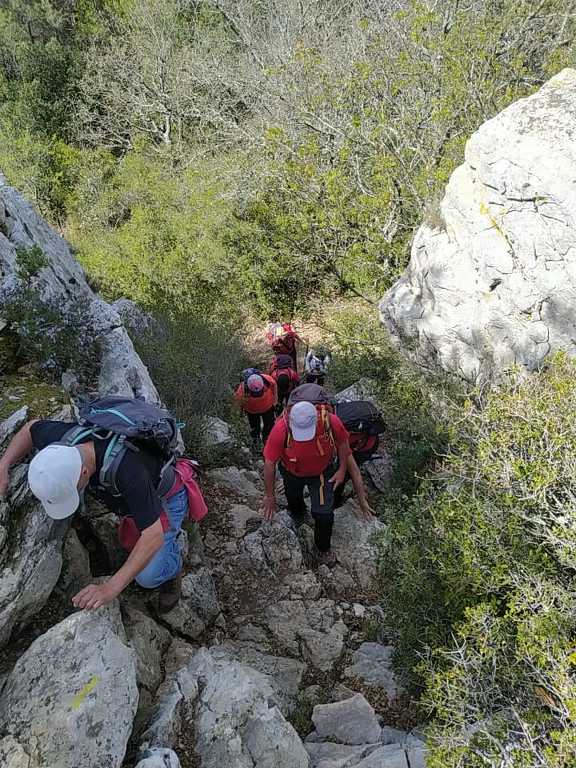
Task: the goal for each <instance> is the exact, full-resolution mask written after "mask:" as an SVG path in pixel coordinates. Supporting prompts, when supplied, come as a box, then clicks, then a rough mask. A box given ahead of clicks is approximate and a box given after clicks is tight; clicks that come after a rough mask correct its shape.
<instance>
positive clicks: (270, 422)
mask: <svg viewBox="0 0 576 768" xmlns="http://www.w3.org/2000/svg"><path fill="white" fill-rule="evenodd" d="M246 416H247V417H248V423H249V424H250V436H251V437H252V440H253V441H255V442H256V441H257V440H259V439H260V437H262V442H263V443H265V442H266V440H268V435H269V434H270V432H271V431H272V427H273V426H274V421H275V420H276V414H275V413H274V408H270V410H269V411H265V412H264V413H247V414H246Z"/></svg>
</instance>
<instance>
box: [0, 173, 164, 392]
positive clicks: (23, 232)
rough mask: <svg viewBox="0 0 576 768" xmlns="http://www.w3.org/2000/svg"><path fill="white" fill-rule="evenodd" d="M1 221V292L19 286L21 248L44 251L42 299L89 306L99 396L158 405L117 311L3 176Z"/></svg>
mask: <svg viewBox="0 0 576 768" xmlns="http://www.w3.org/2000/svg"><path fill="white" fill-rule="evenodd" d="M0 221H1V222H2V226H0V294H1V293H2V291H1V289H2V288H4V289H10V288H11V287H13V286H14V285H15V284H16V283H17V279H18V274H17V273H18V255H17V250H19V249H26V250H30V249H31V248H33V247H37V248H39V249H40V250H41V251H42V253H43V255H44V257H45V259H46V261H47V265H46V266H44V267H43V268H42V269H40V270H39V271H38V274H37V276H36V277H34V278H33V281H34V287H35V288H36V290H37V291H38V293H39V294H40V296H42V298H44V299H47V300H51V301H56V302H58V304H59V305H60V306H61V307H63V308H66V307H67V306H69V305H70V303H71V302H73V301H76V300H82V301H84V302H86V305H87V307H88V313H89V317H90V322H91V323H92V325H93V326H94V328H95V330H96V331H97V333H98V338H99V342H100V347H101V350H102V359H101V370H100V375H99V380H98V386H97V389H98V392H99V393H100V394H101V395H104V394H125V395H129V396H130V397H132V396H141V397H143V398H144V399H145V400H149V401H151V402H158V399H159V398H158V392H157V391H156V388H155V386H154V384H153V383H152V380H151V378H150V376H149V374H148V371H147V370H146V367H145V366H144V364H143V363H142V361H141V360H140V357H139V356H138V355H137V354H136V351H135V350H134V346H133V344H132V342H131V340H130V337H129V336H128V334H127V332H126V329H125V328H124V326H123V325H122V320H121V318H120V315H119V314H118V312H116V311H115V310H114V309H113V308H112V307H111V306H110V304H107V303H106V302H105V301H103V300H102V299H100V298H99V297H98V296H96V295H95V294H94V293H93V291H92V289H91V288H90V286H89V285H88V282H87V280H86V277H85V275H84V271H83V270H82V268H81V267H80V265H79V264H78V263H77V262H76V260H75V258H74V255H73V253H72V249H71V247H70V245H69V244H68V243H67V242H66V240H64V239H63V238H62V237H60V235H58V234H57V233H56V232H54V230H53V229H51V228H50V227H49V226H48V224H47V223H46V222H45V221H44V219H42V217H41V216H40V215H39V214H38V213H37V212H36V211H35V210H34V208H33V207H32V206H31V205H30V204H29V203H27V202H26V200H24V199H23V198H22V197H21V196H20V195H19V194H18V192H17V191H16V190H15V189H13V188H12V187H10V186H8V184H6V181H5V179H4V177H3V176H2V174H0Z"/></svg>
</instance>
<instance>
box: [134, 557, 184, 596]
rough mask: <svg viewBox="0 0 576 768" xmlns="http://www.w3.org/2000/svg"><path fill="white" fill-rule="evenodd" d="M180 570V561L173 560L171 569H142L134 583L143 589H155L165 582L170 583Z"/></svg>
mask: <svg viewBox="0 0 576 768" xmlns="http://www.w3.org/2000/svg"><path fill="white" fill-rule="evenodd" d="M181 568H182V562H181V561H180V560H174V563H173V567H171V568H162V569H154V568H144V570H143V571H140V573H139V574H138V575H137V576H136V583H137V584H138V585H139V586H140V587H142V588H143V589H156V588H157V587H159V586H160V585H161V584H164V582H165V581H170V579H173V578H174V576H176V574H177V573H179V572H180V570H181Z"/></svg>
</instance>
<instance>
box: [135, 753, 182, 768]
mask: <svg viewBox="0 0 576 768" xmlns="http://www.w3.org/2000/svg"><path fill="white" fill-rule="evenodd" d="M136 768H180V760H179V759H178V755H177V754H176V752H174V751H173V750H172V749H160V748H157V749H148V750H146V752H145V753H144V755H143V757H142V760H139V761H138V764H137V765H136Z"/></svg>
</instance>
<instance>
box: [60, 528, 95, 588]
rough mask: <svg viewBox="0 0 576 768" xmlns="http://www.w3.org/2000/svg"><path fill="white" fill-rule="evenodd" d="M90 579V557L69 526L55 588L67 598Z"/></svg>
mask: <svg viewBox="0 0 576 768" xmlns="http://www.w3.org/2000/svg"><path fill="white" fill-rule="evenodd" d="M91 581H92V573H91V571H90V557H89V555H88V552H87V550H86V549H85V548H84V547H83V546H82V544H81V542H80V539H79V538H78V534H77V533H76V531H75V530H74V528H70V530H69V531H68V533H67V534H66V537H65V539H64V544H63V546H62V570H61V572H60V578H59V579H58V584H57V587H56V588H57V590H58V591H59V592H60V593H61V594H62V595H63V597H64V598H65V599H67V600H68V599H71V598H72V597H73V596H74V595H75V594H77V593H78V592H79V591H80V590H81V589H83V588H84V587H86V586H87V585H88V584H90V582H91Z"/></svg>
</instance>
